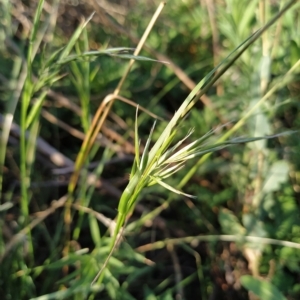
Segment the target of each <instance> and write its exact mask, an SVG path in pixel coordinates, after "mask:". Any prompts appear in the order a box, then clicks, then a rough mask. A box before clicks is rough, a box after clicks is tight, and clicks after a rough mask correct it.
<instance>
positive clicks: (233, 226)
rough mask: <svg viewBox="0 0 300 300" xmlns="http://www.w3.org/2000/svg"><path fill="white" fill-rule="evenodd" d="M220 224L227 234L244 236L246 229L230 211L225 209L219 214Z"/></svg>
mask: <svg viewBox="0 0 300 300" xmlns="http://www.w3.org/2000/svg"><path fill="white" fill-rule="evenodd" d="M219 223H220V225H221V227H222V230H223V232H224V233H225V234H237V235H244V234H245V233H246V229H245V228H244V227H243V226H242V225H241V224H240V222H239V220H238V218H237V217H236V216H235V215H234V214H233V212H232V211H230V210H229V209H225V208H223V209H222V210H221V211H220V213H219Z"/></svg>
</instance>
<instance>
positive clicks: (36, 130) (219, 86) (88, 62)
mask: <svg viewBox="0 0 300 300" xmlns="http://www.w3.org/2000/svg"><path fill="white" fill-rule="evenodd" d="M38 2H39V1H35V0H28V1H25V0H24V1H21V0H11V1H8V0H1V1H0V111H1V115H0V125H1V127H0V128H1V132H0V133H1V145H0V148H1V149H0V150H1V152H0V153H1V203H0V214H1V217H0V259H1V264H0V296H1V297H0V298H1V299H13V300H15V299H147V300H152V299H164V300H168V299H203V300H205V299H207V300H208V299H209V300H222V299H234V300H239V299H241V300H242V299H243V300H244V299H245V300H246V299H267V300H271V299H289V300H292V299H295V300H296V299H300V251H299V244H297V243H299V242H300V207H299V205H300V155H299V153H300V137H299V131H298V132H295V133H293V134H290V135H283V136H280V137H275V138H273V139H268V140H262V141H257V142H253V143H249V144H239V145H235V146H232V147H229V148H226V149H224V150H220V151H217V152H215V153H213V154H212V155H211V156H210V157H209V158H208V159H207V160H205V161H203V162H202V161H200V162H199V158H195V159H192V160H190V161H189V162H188V163H187V164H186V166H185V168H183V169H182V170H181V171H180V172H178V173H177V174H175V175H174V176H172V177H171V178H170V179H168V184H170V185H172V186H174V187H178V188H179V189H182V190H183V191H184V192H186V193H189V194H192V195H195V196H196V198H195V199H190V198H187V197H185V196H182V195H177V194H172V193H171V192H170V191H168V190H166V189H164V188H162V187H161V186H155V187H153V188H147V189H145V190H144V191H143V192H142V197H140V201H139V204H138V205H137V207H136V209H135V211H134V212H133V214H132V216H131V218H130V219H129V221H128V223H127V229H126V235H125V237H124V241H123V243H122V245H121V246H120V248H119V249H118V250H117V251H116V252H115V254H114V255H113V257H112V258H111V261H110V263H109V266H108V269H107V270H106V271H105V273H104V279H103V282H102V284H101V285H97V286H95V287H94V288H93V287H91V286H90V283H91V281H92V279H93V277H94V276H95V274H96V273H97V271H98V270H99V268H100V267H101V264H102V263H103V261H104V260H105V257H106V256H107V254H108V250H109V247H108V245H109V240H110V236H109V233H108V230H107V228H108V226H109V225H108V224H109V222H111V220H113V219H114V218H115V216H116V214H117V207H118V200H119V198H120V195H121V193H122V191H123V190H124V188H125V186H126V183H127V182H128V177H129V173H130V170H131V166H132V163H133V159H134V124H135V113H136V106H135V105H136V104H138V105H140V107H143V108H145V109H147V110H148V111H150V112H151V113H153V114H155V115H156V116H158V117H159V118H160V119H161V120H159V121H158V124H157V126H156V129H155V132H154V135H153V139H154V140H156V139H157V138H158V137H159V135H160V134H161V132H162V130H163V129H164V128H165V126H166V124H167V123H168V120H170V119H171V117H172V116H173V114H174V112H175V111H176V110H177V109H178V108H179V106H180V105H181V103H182V102H183V101H184V99H185V98H186V97H187V95H188V94H189V93H190V91H191V90H193V88H194V87H195V86H196V84H197V83H198V82H199V81H200V80H201V79H202V78H203V77H204V76H206V75H207V74H208V73H209V72H210V71H211V70H212V69H213V68H214V67H216V66H217V65H218V64H219V63H221V62H222V61H223V60H224V59H225V58H226V57H227V56H228V55H229V54H230V53H231V52H232V51H233V50H234V49H236V48H237V47H238V46H239V45H241V44H242V43H243V42H244V41H245V40H246V39H247V38H248V37H249V36H251V35H252V34H253V33H254V32H255V31H256V30H258V29H259V28H260V27H262V26H263V25H264V24H266V23H267V21H269V20H270V19H271V18H272V17H274V16H275V15H276V14H277V13H278V12H279V10H280V8H282V7H283V5H284V4H285V3H286V2H287V1H279V0H278V1H271V0H251V1H246V0H185V1H184V0H173V1H167V4H166V6H165V8H164V9H163V11H162V13H161V14H160V16H159V17H158V19H157V21H156V23H155V25H154V27H153V29H152V30H151V32H150V35H149V37H148V39H147V41H146V43H145V46H144V47H143V50H142V52H141V54H140V55H141V56H143V57H147V58H151V59H155V60H158V62H154V61H148V60H144V61H143V60H137V61H136V62H135V63H134V65H133V68H132V71H131V72H130V74H129V75H128V77H127V78H126V80H125V82H124V85H123V87H122V90H121V92H120V95H121V96H122V97H124V98H126V99H128V100H130V101H127V102H124V101H120V100H116V101H115V103H114V104H113V106H112V109H111V110H110V113H109V115H108V116H107V119H106V121H105V123H104V126H103V128H102V130H101V132H100V133H99V134H98V137H97V140H96V146H95V147H94V148H93V150H92V153H91V155H90V157H89V159H88V160H87V161H86V167H85V168H84V169H83V171H82V173H81V176H80V179H79V182H78V185H77V189H76V191H75V196H74V201H73V204H72V205H73V206H72V207H71V216H72V223H71V225H70V226H71V227H70V230H69V233H68V234H66V223H65V222H66V217H65V216H66V215H65V209H66V208H65V204H66V202H65V198H64V197H65V195H66V194H67V192H68V184H69V181H70V176H71V174H72V171H73V169H74V162H75V160H76V157H77V156H78V153H79V150H80V147H81V145H82V142H83V139H84V137H85V135H86V133H87V131H88V129H89V128H90V126H91V120H92V116H93V115H94V114H95V112H96V111H97V109H98V107H99V106H100V105H101V103H102V101H103V99H104V98H105V97H106V96H107V95H109V94H110V93H113V91H114V89H115V88H116V87H117V85H118V83H119V81H120V79H121V77H122V76H123V74H124V72H125V70H126V68H127V65H128V59H126V57H125V56H124V57H122V55H121V56H95V57H92V58H91V59H85V58H83V59H76V60H72V61H70V63H65V64H61V65H59V64H56V62H55V59H56V56H57V55H59V53H62V52H59V51H63V50H61V49H62V48H63V47H65V46H66V45H68V43H70V41H72V39H73V37H74V34H75V33H76V30H77V29H78V28H79V27H80V26H81V24H82V22H83V20H86V19H88V18H89V17H90V15H91V14H92V13H93V12H94V13H95V14H94V15H93V17H92V19H91V20H90V21H89V23H88V24H87V25H86V27H85V28H84V30H82V32H81V34H80V36H78V37H77V40H76V43H74V47H73V48H72V50H71V51H70V54H74V53H76V54H80V53H82V52H87V51H98V50H105V49H108V48H116V47H126V48H135V47H136V46H137V44H138V42H139V40H140V38H141V36H142V35H143V33H144V31H145V29H146V27H147V25H148V23H149V21H150V20H151V18H152V16H153V14H154V12H155V10H156V9H157V6H158V5H159V3H160V2H159V1H154V0H153V1H150V0H145V1H133V0H127V1H125V0H124V1H122V0H120V1H106V0H87V1H83V0H65V1H59V0H53V1H45V2H44V3H43V7H42V8H41V17H40V23H39V24H38V26H35V25H34V24H36V22H35V21H34V15H35V13H36V12H37V7H38ZM295 2H297V1H295ZM40 3H41V1H40ZM299 17H300V16H299V3H298V4H297V3H296V5H294V6H292V7H291V8H290V9H289V10H288V11H287V12H286V13H285V14H284V15H283V16H282V18H280V19H279V20H277V21H276V22H275V24H274V25H273V26H271V27H270V29H269V30H268V31H267V32H265V33H264V34H263V35H262V37H261V38H260V39H259V40H257V41H256V42H255V43H254V44H253V45H251V46H250V47H249V49H248V50H246V52H245V53H244V54H243V55H242V56H241V57H240V59H238V60H237V61H236V62H235V63H234V64H233V65H232V66H231V68H230V69H229V70H228V71H227V72H226V73H225V74H224V75H223V76H222V77H221V79H220V80H218V81H217V83H216V84H215V85H214V86H213V87H212V88H211V89H210V90H209V92H208V93H207V94H205V95H204V96H203V97H201V100H199V102H198V103H197V104H196V105H195V107H194V108H193V109H192V110H191V112H190V113H189V115H188V117H187V118H186V119H185V121H184V122H183V125H182V132H179V136H178V139H180V138H183V137H184V136H185V135H186V133H187V132H188V130H189V129H190V128H194V133H193V135H192V136H191V137H190V138H189V140H193V137H195V138H199V137H201V136H203V135H204V134H205V133H207V132H208V131H210V130H211V129H216V128H218V129H217V130H216V137H215V139H216V138H217V137H221V136H223V135H224V134H226V132H228V131H229V130H230V129H231V128H232V127H233V126H234V124H236V123H237V122H238V121H239V120H241V119H242V118H243V116H244V115H245V113H247V111H249V110H250V109H251V108H252V107H253V106H254V105H256V104H257V103H258V102H259V101H261V104H260V105H259V106H258V108H257V109H256V110H255V111H254V113H253V114H252V115H251V116H250V117H249V118H247V119H245V120H244V122H243V126H241V127H240V128H239V129H238V130H236V131H235V132H234V133H233V135H232V138H234V137H258V136H265V135H274V134H278V133H282V132H285V131H291V130H299V127H300V102H299V91H300V77H299V72H300V69H299V66H298V64H299V62H298V61H299V58H300V18H299ZM33 28H36V30H34V29H33ZM34 31H36V32H35V35H34V39H32V38H30V35H32V32H34ZM31 37H32V36H31ZM30 40H31V41H34V43H33V44H32V43H30ZM29 49H31V50H30V51H32V56H31V57H32V60H30V62H28V59H27V55H28V51H29ZM126 53H127V52H126ZM163 62H168V63H163ZM28 64H29V66H30V67H28ZM52 66H55V68H56V69H55V70H54V69H53V70H52V69H51V68H52ZM57 66H58V67H57ZM49 70H50V71H49ZM29 71H30V73H29ZM51 72H52V73H51ZM28 82H31V83H32V85H30V84H29V83H28ZM28 91H30V92H28ZM29 94H30V95H31V96H30V97H27V96H28V95H29ZM26 97H27V98H26ZM26 99H28V100H26ZM26 101H27V102H28V103H27V102H26ZM25 102H26V103H27V104H26V107H25V109H24V107H23V106H22V105H25V104H24V103H25ZM22 103H23V104H22ZM133 104H135V105H133ZM24 114H25V115H26V116H25V115H24ZM12 118H13V120H12ZM154 119H155V118H154V117H153V116H150V115H149V114H148V113H147V112H140V113H139V117H138V123H139V134H140V138H141V148H143V145H145V142H146V140H147V138H148V135H149V131H150V129H151V127H152V125H153V122H154ZM218 126H219V127H218ZM26 132H27V133H26ZM21 136H23V139H22V138H21ZM215 139H213V141H214V140H215ZM22 141H23V142H22ZM22 143H23V144H22ZM22 145H23V146H24V145H25V146H24V147H23V146H22ZM22 153H23V154H22ZM22 168H23V169H22ZM22 170H23V171H22ZM24 170H25V171H24ZM189 172H191V173H189ZM188 173H189V174H190V176H189V178H188V180H187V181H186V182H183V181H182V180H183V178H187V177H185V176H186V175H187V174H188ZM24 174H25V175H26V176H25V175H24ZM25 181H26V182H28V188H27V189H25V190H24V189H22V182H25ZM23 186H24V185H23ZM24 199H27V202H26V201H25V200H24ZM240 236H252V237H257V239H255V238H254V239H253V240H251V241H245V240H241V239H239V237H240ZM269 239H272V240H269ZM275 240H276V242H274V241H275ZM287 241H289V242H293V243H291V244H289V243H287ZM276 243H277V244H276ZM275 244H276V245H275ZM297 247H298V248H297ZM245 275H251V277H247V276H246V277H244V281H243V280H241V278H242V276H245ZM249 278H250V279H249ZM247 280H248V281H247ZM246 281H247V282H248V284H247V282H246ZM245 282H246V283H245ZM249 282H250V285H249ZM251 284H252V285H251ZM249 286H250V287H249ZM249 290H250V291H252V292H255V291H256V295H255V293H252V292H249ZM263 290H267V293H268V292H269V294H271V296H270V298H266V296H264V295H266V294H264V291H263ZM257 291H258V292H257ZM272 295H273V296H272ZM274 295H275V296H276V295H277V297H278V298H276V297H275V296H274ZM272 297H273V298H272ZM280 297H281V298H280Z"/></svg>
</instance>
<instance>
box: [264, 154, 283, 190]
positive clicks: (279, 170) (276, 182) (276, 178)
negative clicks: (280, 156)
mask: <svg viewBox="0 0 300 300" xmlns="http://www.w3.org/2000/svg"><path fill="white" fill-rule="evenodd" d="M288 172H289V166H288V163H287V162H286V161H284V160H279V161H277V162H275V163H274V164H273V165H272V166H271V168H270V171H269V174H268V176H267V179H266V181H265V183H264V186H263V189H262V191H263V192H264V193H266V194H267V193H271V192H275V191H278V190H279V189H280V186H281V184H283V183H284V182H286V180H287V179H288Z"/></svg>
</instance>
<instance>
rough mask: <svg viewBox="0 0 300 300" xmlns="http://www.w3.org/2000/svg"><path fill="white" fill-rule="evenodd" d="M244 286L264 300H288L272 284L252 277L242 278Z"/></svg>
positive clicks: (245, 276)
mask: <svg viewBox="0 0 300 300" xmlns="http://www.w3.org/2000/svg"><path fill="white" fill-rule="evenodd" d="M241 284H242V286H243V287H244V288H245V289H247V290H248V291H250V292H252V293H254V294H255V295H257V296H258V297H259V298H260V299H262V300H287V298H285V297H284V296H283V294H282V293H281V292H280V291H279V290H278V289H277V287H276V286H274V285H273V284H272V283H270V282H268V281H265V280H261V279H257V278H254V277H252V276H250V275H244V276H242V277H241Z"/></svg>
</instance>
